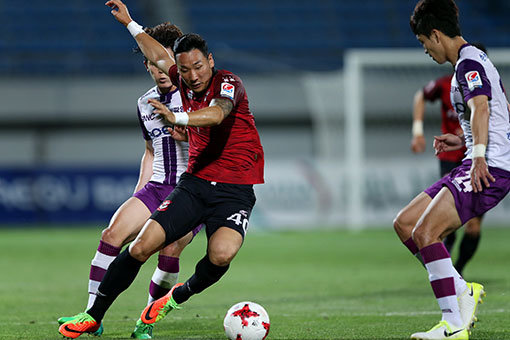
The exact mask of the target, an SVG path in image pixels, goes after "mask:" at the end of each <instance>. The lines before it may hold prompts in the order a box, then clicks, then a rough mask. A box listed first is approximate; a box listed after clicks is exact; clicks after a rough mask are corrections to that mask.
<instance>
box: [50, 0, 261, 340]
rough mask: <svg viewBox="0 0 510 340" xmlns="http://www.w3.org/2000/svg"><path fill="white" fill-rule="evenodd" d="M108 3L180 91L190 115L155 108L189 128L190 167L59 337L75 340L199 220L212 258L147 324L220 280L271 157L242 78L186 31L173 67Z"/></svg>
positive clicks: (151, 312)
mask: <svg viewBox="0 0 510 340" xmlns="http://www.w3.org/2000/svg"><path fill="white" fill-rule="evenodd" d="M106 5H108V6H110V7H111V8H112V14H113V15H114V17H115V18H116V19H117V20H118V21H119V22H120V23H122V24H124V25H125V26H126V27H127V28H128V30H129V31H130V33H131V34H132V36H133V37H134V38H135V40H136V42H137V43H138V46H139V47H140V49H141V51H142V52H143V54H144V55H145V57H146V58H147V59H148V60H149V62H151V63H152V64H154V65H157V66H158V68H159V69H160V70H162V71H163V72H164V73H166V74H168V75H169V76H170V79H171V80H172V82H173V84H174V85H176V86H177V87H178V88H179V91H180V94H181V99H182V102H183V106H184V111H185V112H171V111H170V110H168V109H167V107H166V106H165V105H163V104H162V103H160V102H159V101H158V100H156V99H150V100H149V103H150V104H151V105H152V106H153V107H154V108H155V109H154V112H155V113H157V114H159V115H161V116H163V117H165V119H167V120H168V122H169V123H170V124H174V125H178V126H187V127H188V136H189V162H188V168H187V170H186V172H185V173H183V174H182V175H181V178H180V180H179V182H178V184H177V187H176V188H175V190H174V191H173V192H172V194H170V195H169V196H168V197H167V199H166V200H165V201H163V203H162V204H161V205H160V206H159V208H158V209H157V211H156V212H155V213H154V214H153V215H152V216H151V218H150V219H149V220H148V221H147V223H146V224H145V226H144V227H143V229H142V231H141V232H140V233H139V234H138V236H137V237H136V239H135V240H134V241H133V242H132V243H131V245H130V246H129V248H128V249H126V250H125V251H124V252H122V253H121V254H120V255H118V256H117V258H116V259H115V260H114V261H113V262H112V263H111V265H110V266H109V268H108V271H107V272H106V274H105V276H104V278H103V280H102V282H101V284H100V286H99V288H98V291H97V297H96V300H95V302H94V304H93V305H92V307H91V308H90V309H88V310H87V311H86V312H83V313H80V314H78V315H76V316H75V317H73V318H72V320H70V321H68V322H66V323H64V324H62V325H61V326H60V328H59V331H60V333H61V334H62V335H64V336H66V337H70V338H77V337H78V336H80V335H81V334H83V333H90V332H94V331H95V330H96V329H97V328H98V327H99V324H100V322H101V320H102V319H103V317H104V314H105V313H106V311H107V310H108V308H109V307H110V306H111V304H112V303H113V301H114V300H115V299H116V298H117V296H118V295H119V294H120V293H121V292H123V291H124V290H125V289H127V288H128V287H129V286H130V285H131V283H132V282H133V280H134V279H135V277H136V275H137V273H138V271H139V269H140V267H141V266H142V265H143V263H144V262H145V261H146V260H147V259H148V258H149V257H150V256H151V255H152V254H154V253H155V252H157V251H158V250H160V249H162V248H163V247H164V246H165V245H168V244H170V243H172V242H174V241H176V240H178V239H179V238H181V237H182V236H184V235H186V234H188V233H189V232H190V231H191V230H192V229H193V228H194V226H196V225H198V224H200V223H204V224H205V225H206V234H207V238H208V244H207V253H206V255H205V256H204V257H203V258H202V259H201V260H200V261H199V262H198V263H197V265H196V268H195V273H194V274H193V275H192V276H191V277H190V278H189V279H188V280H187V281H186V282H185V283H184V284H176V285H175V286H174V287H173V288H172V290H171V291H170V292H169V293H168V294H167V295H166V296H164V297H163V298H161V299H159V300H156V301H155V302H153V303H152V304H150V305H149V306H148V307H147V308H146V309H145V310H144V312H143V313H142V315H141V320H142V321H143V322H144V323H146V324H151V323H154V322H157V321H159V320H160V319H162V318H163V317H164V316H165V315H166V314H167V313H168V312H169V311H170V310H172V309H177V308H180V307H179V305H180V304H181V303H183V302H185V301H186V300H188V299H189V298H190V297H191V296H192V295H194V294H197V293H200V292H202V291H203V290H204V289H206V288H208V287H210V286H211V285H213V284H214V283H215V282H217V281H218V280H219V279H220V278H221V277H222V276H223V275H224V274H225V273H226V271H227V270H228V268H229V265H230V262H231V261H232V260H233V258H234V257H235V255H236V254H237V252H238V251H239V249H240V248H241V245H242V243H243V240H244V237H245V234H246V231H247V228H248V222H249V217H250V214H251V211H252V209H253V206H254V204H255V194H254V191H253V184H259V183H263V182H264V178H263V172H264V153H263V149H262V145H261V143H260V138H259V135H258V132H257V129H256V127H255V122H254V118H253V115H252V114H251V112H250V110H249V106H248V98H247V95H246V91H245V89H244V86H243V83H242V81H241V79H239V77H238V76H236V75H235V74H233V73H231V72H229V71H225V70H216V69H215V68H214V59H213V57H212V54H210V53H209V52H208V49H207V44H206V42H205V41H204V40H203V39H202V38H201V37H200V36H199V35H197V34H186V35H184V36H182V37H181V38H179V39H177V40H176V42H175V44H174V47H173V53H174V55H175V59H176V61H175V62H174V60H173V58H172V57H171V56H170V54H169V53H168V51H167V50H166V49H165V48H164V47H163V46H162V45H161V44H160V43H158V42H157V41H156V40H155V39H153V38H152V37H150V36H149V35H148V34H146V33H145V32H144V31H143V29H142V27H141V26H140V25H138V24H137V23H136V22H134V21H133V20H132V19H131V17H130V15H129V12H128V10H127V7H126V6H125V5H124V4H123V3H122V2H121V1H120V0H110V1H108V2H107V3H106Z"/></svg>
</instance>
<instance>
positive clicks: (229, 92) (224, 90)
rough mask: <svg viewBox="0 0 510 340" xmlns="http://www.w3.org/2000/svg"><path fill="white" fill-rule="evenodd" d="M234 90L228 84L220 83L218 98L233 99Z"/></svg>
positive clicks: (233, 87) (232, 86)
mask: <svg viewBox="0 0 510 340" xmlns="http://www.w3.org/2000/svg"><path fill="white" fill-rule="evenodd" d="M234 90H235V86H234V85H232V84H229V83H221V91H220V96H224V97H228V98H230V99H234Z"/></svg>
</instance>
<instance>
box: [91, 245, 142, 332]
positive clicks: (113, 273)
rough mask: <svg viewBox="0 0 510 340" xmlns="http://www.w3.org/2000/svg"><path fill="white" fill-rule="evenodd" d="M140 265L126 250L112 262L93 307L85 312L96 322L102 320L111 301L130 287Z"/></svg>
mask: <svg viewBox="0 0 510 340" xmlns="http://www.w3.org/2000/svg"><path fill="white" fill-rule="evenodd" d="M142 264H143V262H140V261H138V260H137V259H135V258H134V257H132V256H131V254H129V250H128V249H126V250H124V251H123V252H122V253H120V254H119V255H118V256H117V257H116V258H115V260H113V262H112V263H111V264H110V266H109V267H108V270H107V271H106V274H105V275H104V278H103V280H102V281H101V284H100V285H99V288H98V290H97V293H96V295H97V297H96V300H95V301H94V305H93V306H92V307H91V308H90V309H89V310H88V311H87V313H88V314H89V315H90V316H92V317H93V318H94V320H96V322H98V323H99V322H101V320H103V317H104V314H105V313H106V311H107V310H108V308H110V306H111V305H112V303H113V301H115V299H116V298H117V296H119V294H120V293H122V292H123V291H125V290H126V289H127V288H128V287H129V286H130V285H131V283H132V282H133V281H134V279H135V277H136V275H137V274H138V271H139V270H140V267H141V266H142Z"/></svg>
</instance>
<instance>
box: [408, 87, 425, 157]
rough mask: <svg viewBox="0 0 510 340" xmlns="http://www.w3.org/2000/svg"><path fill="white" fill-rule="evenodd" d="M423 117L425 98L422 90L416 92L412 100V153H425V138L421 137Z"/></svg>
mask: <svg viewBox="0 0 510 340" xmlns="http://www.w3.org/2000/svg"><path fill="white" fill-rule="evenodd" d="M424 116H425V97H424V95H423V90H421V89H420V90H418V91H416V94H415V95H414V99H413V129H412V134H413V139H412V140H411V150H412V151H413V152H414V153H421V152H424V151H425V136H424V135H423V117H424Z"/></svg>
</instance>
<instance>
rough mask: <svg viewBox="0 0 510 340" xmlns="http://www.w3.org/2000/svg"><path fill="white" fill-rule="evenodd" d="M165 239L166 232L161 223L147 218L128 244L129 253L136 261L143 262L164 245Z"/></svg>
mask: <svg viewBox="0 0 510 340" xmlns="http://www.w3.org/2000/svg"><path fill="white" fill-rule="evenodd" d="M165 241H166V233H165V230H164V229H163V227H162V226H161V224H159V223H158V222H157V221H154V220H152V219H149V220H148V221H147V222H146V223H145V225H144V226H143V228H142V230H141V231H140V232H139V233H138V235H137V236H136V238H135V240H134V241H133V242H132V243H131V244H130V245H129V253H130V254H131V256H133V257H134V258H135V259H137V260H138V261H142V262H145V261H146V260H147V259H148V258H149V257H150V256H151V255H152V254H154V253H155V252H157V251H158V250H160V249H162V248H163V247H164V246H165Z"/></svg>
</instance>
